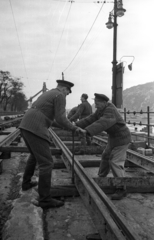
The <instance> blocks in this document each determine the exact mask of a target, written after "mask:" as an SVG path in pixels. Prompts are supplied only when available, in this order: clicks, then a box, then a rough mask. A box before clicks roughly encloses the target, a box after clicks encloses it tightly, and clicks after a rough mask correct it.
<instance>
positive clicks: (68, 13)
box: [47, 2, 72, 80]
mask: <svg viewBox="0 0 154 240" xmlns="http://www.w3.org/2000/svg"><path fill="white" fill-rule="evenodd" d="M71 3H72V2H71ZM71 6H72V4H70V8H69V10H68V14H67V17H66V20H65V24H64V27H63V30H62V33H61V36H60V39H59V43H58V46H57V49H56V52H55V56H54V59H53V61H52V65H51V68H50V70H49V74H48V77H47V80H48V78H49V76H50V73H51V70H52V67H53V64H54V61H55V58H56V56H57V52H58V49H59V46H60V43H61V39H62V36H63V33H64V30H65V26H66V22H67V19H68V16H69V13H70V11H71Z"/></svg>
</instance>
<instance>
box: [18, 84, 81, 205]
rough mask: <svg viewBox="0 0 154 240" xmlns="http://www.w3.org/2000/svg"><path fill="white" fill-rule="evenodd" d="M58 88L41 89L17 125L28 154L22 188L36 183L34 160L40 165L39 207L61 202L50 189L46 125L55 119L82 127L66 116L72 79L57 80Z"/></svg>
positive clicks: (27, 187) (75, 128) (61, 123)
mask: <svg viewBox="0 0 154 240" xmlns="http://www.w3.org/2000/svg"><path fill="white" fill-rule="evenodd" d="M57 83H58V85H57V88H55V89H51V90H50V91H47V92H45V93H43V94H42V95H41V96H40V97H39V98H38V99H37V100H36V101H35V102H34V103H33V105H32V107H31V108H30V109H29V110H28V111H27V112H26V114H25V115H24V117H23V119H22V121H21V124H20V126H19V128H20V130H21V134H22V136H23V138H24V140H25V143H26V145H27V147H28V149H29V152H30V155H29V159H28V161H27V165H26V168H25V172H24V175H23V182H22V190H23V191H25V190H28V189H30V188H31V187H34V186H36V184H37V183H36V182H32V181H31V178H32V176H33V174H34V170H35V166H36V163H37V164H38V167H39V182H38V193H39V206H40V207H42V208H50V207H60V206H62V205H63V204H64V203H63V202H62V201H58V200H56V199H53V198H52V196H51V193H50V187H51V173H52V169H53V159H52V155H51V151H50V138H49V131H48V128H49V127H50V126H52V122H53V121H54V120H55V121H56V122H57V123H58V124H59V125H60V126H62V127H64V128H65V129H69V130H71V131H82V130H81V129H79V128H77V127H76V126H73V124H72V123H71V122H70V121H69V120H68V119H67V117H66V112H65V106H66V96H67V95H68V94H69V93H71V88H72V87H73V86H74V84H73V83H71V82H68V81H64V80H57Z"/></svg>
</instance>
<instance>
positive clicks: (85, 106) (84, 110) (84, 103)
mask: <svg viewBox="0 0 154 240" xmlns="http://www.w3.org/2000/svg"><path fill="white" fill-rule="evenodd" d="M87 99H88V95H87V94H86V93H83V94H82V95H81V99H80V100H81V104H80V105H79V106H78V108H77V111H76V112H75V114H74V115H73V116H72V117H70V121H71V122H76V121H77V120H78V119H79V120H81V119H83V118H85V117H87V116H89V115H90V114H92V106H91V105H90V103H89V102H88V100H87ZM79 138H80V141H81V146H82V152H84V148H85V146H86V144H87V145H91V137H90V136H86V137H84V136H82V135H81V136H80V137H79Z"/></svg>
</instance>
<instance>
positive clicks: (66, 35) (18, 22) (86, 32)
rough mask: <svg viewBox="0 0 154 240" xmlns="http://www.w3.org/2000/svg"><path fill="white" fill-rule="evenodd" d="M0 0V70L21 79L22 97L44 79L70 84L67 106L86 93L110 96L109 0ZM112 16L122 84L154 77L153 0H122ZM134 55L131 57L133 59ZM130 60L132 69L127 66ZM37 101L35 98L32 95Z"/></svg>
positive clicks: (53, 83)
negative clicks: (119, 14)
mask: <svg viewBox="0 0 154 240" xmlns="http://www.w3.org/2000/svg"><path fill="white" fill-rule="evenodd" d="M97 2H98V1H93V0H73V2H71V1H70V0H59V1H58V0H26V1H25V0H0V52H1V54H0V70H2V71H9V72H10V73H11V75H12V76H14V77H18V78H20V79H21V81H22V82H23V83H24V88H23V92H24V93H25V95H26V97H27V99H28V98H30V97H32V96H33V95H35V94H36V93H37V92H39V91H40V90H41V89H42V87H43V82H45V83H46V86H47V88H48V89H52V88H55V87H56V86H57V83H56V80H57V79H62V72H63V73H64V79H65V80H67V81H71V82H73V83H74V87H73V89H72V94H70V95H69V96H67V100H66V101H67V105H66V108H69V109H70V108H72V107H74V106H76V105H78V104H79V103H80V96H81V94H82V93H87V94H88V96H89V98H88V101H89V102H90V103H91V104H92V103H93V99H92V98H93V97H94V93H103V94H106V95H107V96H108V97H109V98H110V99H111V95H112V90H111V86H112V60H113V29H107V28H106V25H105V23H106V22H107V21H108V16H109V12H111V11H112V10H113V6H114V3H113V1H106V3H104V2H103V1H102V2H101V1H99V3H97ZM123 8H124V9H126V12H125V15H124V16H123V17H118V18H117V23H118V27H117V61H118V62H123V64H124V66H125V70H124V81H123V89H126V88H130V87H132V86H136V85H138V84H144V83H147V82H152V81H154V76H153V68H154V67H153V53H154V33H153V32H154V30H153V9H154V1H153V0H123ZM133 60H134V61H133ZM132 61H133V66H132V71H129V69H128V65H129V64H130V63H131V62H132ZM34 100H36V98H35V99H34Z"/></svg>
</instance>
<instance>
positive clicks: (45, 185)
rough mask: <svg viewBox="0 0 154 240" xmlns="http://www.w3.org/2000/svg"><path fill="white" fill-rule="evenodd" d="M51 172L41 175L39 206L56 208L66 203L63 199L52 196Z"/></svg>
mask: <svg viewBox="0 0 154 240" xmlns="http://www.w3.org/2000/svg"><path fill="white" fill-rule="evenodd" d="M50 188H51V172H48V173H45V174H41V175H40V176H39V184H38V193H39V206H40V207H41V208H55V207H61V206H63V205H64V202H63V201H59V200H56V199H54V198H52V196H51V192H50Z"/></svg>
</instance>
